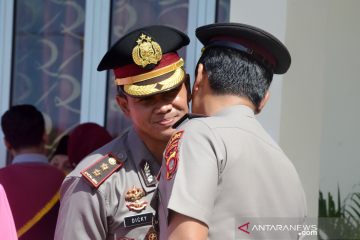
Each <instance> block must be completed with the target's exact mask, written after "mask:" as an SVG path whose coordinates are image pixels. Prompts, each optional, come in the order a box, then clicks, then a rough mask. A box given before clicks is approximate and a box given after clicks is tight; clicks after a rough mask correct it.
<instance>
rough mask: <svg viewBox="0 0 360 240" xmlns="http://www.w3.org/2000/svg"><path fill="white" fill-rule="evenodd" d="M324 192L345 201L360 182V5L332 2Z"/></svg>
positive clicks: (323, 146) (324, 127)
mask: <svg viewBox="0 0 360 240" xmlns="http://www.w3.org/2000/svg"><path fill="white" fill-rule="evenodd" d="M327 9H328V20H327V32H326V46H325V48H326V58H325V79H326V81H325V82H324V95H323V124H322V131H321V139H322V141H321V164H320V190H321V191H322V192H323V193H325V194H326V196H327V192H330V193H331V194H332V195H333V196H334V197H335V200H337V185H338V184H339V188H340V194H341V198H342V200H344V198H345V197H346V195H347V194H348V193H350V192H351V191H352V187H353V185H354V184H356V183H359V182H360V96H359V89H360V73H359V67H360V58H359V56H360V47H359V43H360V28H359V23H360V15H359V12H360V1H357V0H343V1H336V0H331V1H328V5H327Z"/></svg>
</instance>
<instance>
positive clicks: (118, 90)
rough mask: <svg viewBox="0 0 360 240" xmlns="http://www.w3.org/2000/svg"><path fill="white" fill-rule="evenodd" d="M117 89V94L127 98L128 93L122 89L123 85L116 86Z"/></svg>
mask: <svg viewBox="0 0 360 240" xmlns="http://www.w3.org/2000/svg"><path fill="white" fill-rule="evenodd" d="M116 91H117V93H118V94H117V95H118V96H119V97H121V98H124V99H125V100H127V96H126V94H125V93H124V92H123V91H122V89H121V86H119V85H118V86H116Z"/></svg>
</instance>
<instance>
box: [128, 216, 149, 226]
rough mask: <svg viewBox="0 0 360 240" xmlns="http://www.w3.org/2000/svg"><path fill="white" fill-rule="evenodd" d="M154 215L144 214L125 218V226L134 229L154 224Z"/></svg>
mask: <svg viewBox="0 0 360 240" xmlns="http://www.w3.org/2000/svg"><path fill="white" fill-rule="evenodd" d="M152 217H153V214H152V213H143V214H137V215H134V216H130V217H124V226H125V227H132V226H136V225H141V224H147V223H150V224H151V223H152Z"/></svg>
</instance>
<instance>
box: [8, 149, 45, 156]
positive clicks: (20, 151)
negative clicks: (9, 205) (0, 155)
mask: <svg viewBox="0 0 360 240" xmlns="http://www.w3.org/2000/svg"><path fill="white" fill-rule="evenodd" d="M29 153H36V154H44V150H43V148H42V147H29V148H23V149H19V150H17V151H15V150H11V154H12V155H13V157H16V156H19V155H21V154H29Z"/></svg>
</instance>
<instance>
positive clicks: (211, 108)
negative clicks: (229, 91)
mask: <svg viewBox="0 0 360 240" xmlns="http://www.w3.org/2000/svg"><path fill="white" fill-rule="evenodd" d="M203 102H204V103H206V104H204V109H203V111H204V113H203V114H205V115H207V116H213V115H214V114H215V113H217V112H218V111H220V110H222V109H224V108H227V107H230V106H234V105H245V106H248V107H250V108H251V109H252V110H253V111H254V112H255V108H254V105H253V103H252V102H251V101H250V100H249V99H247V98H242V97H238V96H233V95H206V96H205V97H204V99H203Z"/></svg>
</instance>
